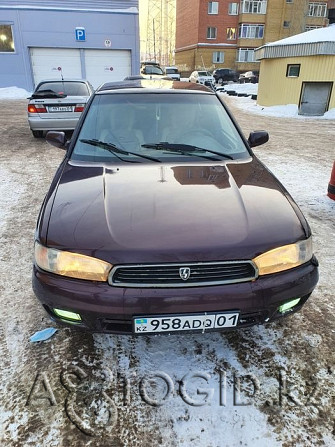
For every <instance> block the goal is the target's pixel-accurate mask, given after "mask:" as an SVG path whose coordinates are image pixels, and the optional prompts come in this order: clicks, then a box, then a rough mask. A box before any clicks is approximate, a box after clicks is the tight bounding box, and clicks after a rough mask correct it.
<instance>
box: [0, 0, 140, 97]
mask: <svg viewBox="0 0 335 447" xmlns="http://www.w3.org/2000/svg"><path fill="white" fill-rule="evenodd" d="M139 66H140V52H139V24H138V0H119V1H117V0H115V1H113V0H94V1H92V0H91V1H89V0H54V1H49V0H30V1H29V0H20V2H17V1H16V0H4V1H2V2H1V4H0V88H1V87H10V86H17V87H21V88H24V89H26V90H28V91H32V90H33V88H34V87H35V86H36V84H37V83H38V82H39V81H40V80H42V79H58V78H61V76H63V77H64V79H66V78H76V79H88V80H89V81H90V82H91V83H92V84H93V86H94V87H98V86H99V85H100V84H101V83H102V82H107V81H118V80H122V79H124V77H126V76H129V75H132V74H137V73H138V71H139Z"/></svg>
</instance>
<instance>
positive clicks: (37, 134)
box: [32, 130, 43, 138]
mask: <svg viewBox="0 0 335 447" xmlns="http://www.w3.org/2000/svg"><path fill="white" fill-rule="evenodd" d="M32 133H33V135H34V137H35V138H43V130H32Z"/></svg>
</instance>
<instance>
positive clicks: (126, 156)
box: [71, 92, 249, 163]
mask: <svg viewBox="0 0 335 447" xmlns="http://www.w3.org/2000/svg"><path fill="white" fill-rule="evenodd" d="M106 143H108V144H106ZM111 148H117V150H116V151H115V150H110V149H111ZM120 150H121V151H123V152H122V155H121V159H122V160H121V161H122V162H136V163H139V162H142V163H145V162H153V161H157V160H158V161H162V162H164V161H167V162H169V161H173V160H178V161H180V159H181V158H182V159H183V161H190V160H192V161H194V160H196V159H199V158H202V159H209V160H216V161H221V160H227V159H238V158H246V157H249V152H248V150H247V148H246V146H245V144H244V143H243V141H242V139H241V136H240V135H239V133H238V131H237V129H236V128H235V126H234V124H233V122H232V121H231V119H230V117H229V115H228V114H227V112H226V111H225V109H224V107H223V105H222V104H221V102H220V100H219V99H218V98H217V97H216V96H215V95H213V94H210V93H209V94H206V93H201V94H190V93H186V94H185V93H179V92H178V93H159V94H157V93H139V92H137V93H122V92H118V93H112V94H110V93H104V94H100V95H99V94H98V95H96V96H95V98H94V100H93V102H92V103H91V105H90V108H89V110H88V113H87V115H86V117H85V120H84V123H83V125H82V128H81V130H80V133H79V135H78V137H77V139H76V142H75V145H74V148H73V150H72V154H71V159H72V160H76V161H89V162H112V163H114V162H118V163H119V162H120ZM128 151H129V152H128ZM125 152H126V153H125ZM144 157H147V158H144ZM150 158H152V159H154V160H150Z"/></svg>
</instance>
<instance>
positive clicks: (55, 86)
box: [34, 81, 90, 96]
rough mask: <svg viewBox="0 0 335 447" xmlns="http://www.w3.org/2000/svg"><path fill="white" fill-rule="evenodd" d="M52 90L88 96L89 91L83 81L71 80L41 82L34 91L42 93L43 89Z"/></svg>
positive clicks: (65, 93)
mask: <svg viewBox="0 0 335 447" xmlns="http://www.w3.org/2000/svg"><path fill="white" fill-rule="evenodd" d="M45 90H46V91H48V90H49V91H50V90H51V91H54V92H55V93H57V94H60V95H67V96H89V94H90V92H89V90H88V88H87V85H86V84H85V83H84V82H72V81H59V82H58V81H57V82H43V83H42V84H40V85H39V86H38V88H37V89H36V91H35V92H34V93H37V92H41V93H43V91H45Z"/></svg>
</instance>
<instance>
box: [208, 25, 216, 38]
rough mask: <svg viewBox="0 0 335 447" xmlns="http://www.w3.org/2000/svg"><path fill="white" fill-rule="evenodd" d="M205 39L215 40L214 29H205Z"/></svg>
mask: <svg viewBox="0 0 335 447" xmlns="http://www.w3.org/2000/svg"><path fill="white" fill-rule="evenodd" d="M207 39H216V28H215V27H212V26H210V27H208V28H207Z"/></svg>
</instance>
